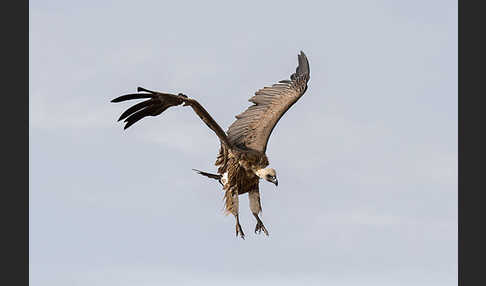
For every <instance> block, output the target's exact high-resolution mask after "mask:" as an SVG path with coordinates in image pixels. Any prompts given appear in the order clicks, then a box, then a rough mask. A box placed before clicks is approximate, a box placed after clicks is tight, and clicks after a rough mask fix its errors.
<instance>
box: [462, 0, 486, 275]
mask: <svg viewBox="0 0 486 286" xmlns="http://www.w3.org/2000/svg"><path fill="white" fill-rule="evenodd" d="M466 3H467V4H468V5H467V6H466V5H465V4H466ZM473 3H480V2H474V1H459V7H458V8H459V31H458V33H459V35H458V36H459V47H458V50H459V58H458V60H459V62H458V67H459V73H458V80H459V82H458V84H459V97H458V115H459V130H458V131H459V133H458V135H459V142H458V147H459V158H458V163H459V166H458V167H459V169H458V170H459V174H458V179H459V181H458V183H459V184H458V187H459V190H458V207H459V208H458V210H459V211H458V219H459V221H458V222H459V225H458V234H459V236H458V250H459V252H458V277H459V285H484V284H485V282H484V281H485V280H486V279H485V277H484V275H483V272H484V269H483V268H484V255H483V254H484V247H483V243H484V242H485V241H486V240H485V235H484V234H483V232H484V231H483V230H484V222H483V220H482V218H483V217H484V212H483V209H484V208H485V207H484V202H485V201H484V200H482V199H481V198H480V197H481V195H482V194H483V193H484V192H485V190H486V186H485V180H484V179H483V178H484V177H485V175H484V170H485V167H484V164H485V160H484V157H485V156H484V151H483V149H484V147H485V146H486V145H485V143H486V140H485V139H484V137H485V136H484V134H485V130H486V128H485V127H484V121H485V120H484V114H486V111H485V105H484V104H481V102H480V100H481V99H483V98H484V97H485V95H486V92H485V90H484V87H483V85H481V81H484V79H483V78H484V76H485V75H484V71H483V69H484V53H485V51H486V49H485V45H484V34H485V33H484V24H483V23H482V22H483V21H481V20H484V9H482V7H481V6H480V5H479V4H478V5H477V6H473V5H472V4H473ZM476 101H477V102H476ZM481 281H483V282H481Z"/></svg>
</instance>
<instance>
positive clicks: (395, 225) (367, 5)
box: [29, 0, 457, 286]
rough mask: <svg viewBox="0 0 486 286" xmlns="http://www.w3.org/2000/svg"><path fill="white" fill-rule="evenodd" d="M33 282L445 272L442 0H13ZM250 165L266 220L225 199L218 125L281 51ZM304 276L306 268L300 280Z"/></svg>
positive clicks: (452, 280)
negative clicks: (132, 97)
mask: <svg viewBox="0 0 486 286" xmlns="http://www.w3.org/2000/svg"><path fill="white" fill-rule="evenodd" d="M29 13H30V24H29V25H30V32H29V40H30V59H29V60H30V103H29V105H30V118H29V124H30V130H29V134H30V280H31V281H30V282H31V285H36V286H37V285H46V286H47V285H49V286H57V285H59V286H61V285H62V286H65V285H90V286H91V285H94V286H97V285H100V286H101V285H102V286H111V285H113V286H115V285H116V286H124V285H137V286H139V285H147V286H149V285H150V286H151V285H229V284H231V285H247V284H248V283H253V285H266V286H271V285H279V286H283V285H333V286H334V285H336V286H339V285H373V286H379V285H386V286H393V285H414V286H417V285H424V286H425V285H427V286H429V285H441V286H443V285H457V3H456V1H415V0H413V1H357V0H356V1H350V0H349V1H298V2H297V1H286V2H285V1H265V2H260V1H244V2H243V1H239V2H234V3H231V4H230V3H229V1H228V2H223V1H220V2H216V1H204V2H203V1H200V2H196V1H32V0H31V1H30V12H29ZM300 50H303V51H304V52H305V53H306V54H307V56H308V58H309V62H310V68H311V79H310V82H309V89H308V91H307V93H306V94H305V96H304V97H303V98H301V100H300V101H299V102H298V103H297V104H296V105H294V106H293V107H292V109H291V110H290V111H289V112H288V113H287V114H286V115H285V116H284V117H283V118H282V120H281V121H280V122H279V123H278V125H277V127H276V128H275V130H274V132H273V134H272V137H271V139H270V142H269V146H268V150H267V155H268V156H269V159H270V163H271V166H272V167H274V168H276V169H277V171H278V175H279V187H278V188H277V189H275V187H274V186H273V185H271V184H266V183H261V192H262V206H263V216H262V219H263V221H264V223H265V225H266V226H267V228H268V230H269V231H270V237H268V238H267V237H264V236H263V235H256V234H253V231H252V230H253V229H254V227H255V221H254V218H253V216H252V215H251V213H250V211H249V209H248V207H247V206H248V199H247V197H246V196H244V197H243V198H242V199H241V201H240V203H241V217H242V218H241V221H242V226H243V229H244V230H245V231H246V234H247V239H246V240H244V241H243V240H241V239H238V238H236V237H235V235H234V219H233V218H232V217H230V216H224V215H223V211H222V210H223V201H222V198H223V193H222V191H221V188H220V186H219V184H218V183H217V182H215V181H210V180H208V179H206V178H204V177H201V176H199V175H197V174H195V173H194V172H193V171H191V168H197V169H203V170H208V171H214V170H215V169H214V166H213V163H214V160H215V158H216V155H217V151H218V148H219V146H218V139H217V137H215V136H214V134H213V133H212V132H211V131H210V130H209V129H207V127H206V126H205V125H204V124H203V123H202V122H201V121H200V120H199V118H197V117H196V116H195V115H194V114H193V113H192V111H191V110H190V109H187V108H175V109H171V110H169V111H168V112H166V113H164V114H163V115H162V116H160V117H158V118H147V119H143V120H142V121H140V122H139V123H137V124H135V125H134V126H133V127H131V128H130V129H129V130H127V131H123V127H122V124H120V123H117V122H116V119H117V118H118V117H119V115H120V114H121V112H122V111H123V110H124V109H126V108H127V107H128V106H130V104H129V103H127V104H111V103H109V101H110V100H111V99H112V98H114V97H117V96H119V95H121V94H124V93H131V92H134V91H135V90H136V87H137V86H143V87H146V88H149V89H154V90H160V91H168V92H184V93H186V94H188V95H190V96H192V97H195V98H197V99H198V100H199V101H200V102H201V103H202V104H203V105H204V106H205V107H206V108H207V109H208V111H209V112H210V113H211V114H212V115H213V117H214V118H215V119H216V120H217V121H218V122H219V124H220V125H221V126H222V127H223V128H224V129H225V130H226V128H227V127H228V126H229V125H230V124H231V123H232V121H233V120H234V115H236V114H238V113H240V112H241V111H243V110H244V109H245V108H246V107H247V106H249V104H250V103H249V102H248V101H247V100H248V98H249V97H251V96H252V95H253V93H254V92H255V91H256V90H258V89H260V88H262V87H264V86H268V85H270V84H272V83H274V82H276V81H278V80H281V79H286V78H288V76H289V75H290V74H291V73H292V72H293V71H294V70H295V67H296V64H297V54H298V52H299V51H300ZM303 283H305V284H303Z"/></svg>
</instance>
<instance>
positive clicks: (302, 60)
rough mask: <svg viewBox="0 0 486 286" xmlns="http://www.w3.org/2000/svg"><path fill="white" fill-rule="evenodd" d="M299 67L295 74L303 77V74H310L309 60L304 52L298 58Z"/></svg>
mask: <svg viewBox="0 0 486 286" xmlns="http://www.w3.org/2000/svg"><path fill="white" fill-rule="evenodd" d="M297 59H298V62H299V66H298V67H297V69H296V71H295V73H296V74H297V75H303V74H307V75H309V74H310V69H309V60H308V59H307V56H306V55H305V53H304V51H302V50H301V51H300V54H299V55H298V56H297Z"/></svg>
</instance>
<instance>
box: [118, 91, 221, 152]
mask: <svg viewBox="0 0 486 286" xmlns="http://www.w3.org/2000/svg"><path fill="white" fill-rule="evenodd" d="M137 91H138V92H139V93H134V94H126V95H122V96H120V97H117V98H115V99H113V100H112V101H111V102H122V101H125V100H131V99H143V98H148V100H146V101H142V102H140V103H137V104H135V105H133V106H132V107H130V108H128V109H127V110H125V112H123V113H122V115H121V116H120V118H119V119H118V121H120V120H123V119H125V121H124V122H125V123H126V124H125V127H124V129H127V128H128V127H130V126H132V125H133V124H134V123H135V122H137V121H139V120H140V119H142V118H144V117H146V116H157V115H159V114H161V113H162V112H164V111H165V110H166V109H167V108H169V107H172V106H177V105H181V104H184V106H187V105H188V106H190V107H191V108H192V109H193V110H194V112H196V114H197V115H198V116H199V117H200V118H201V119H202V121H204V123H206V125H207V126H208V127H209V128H210V129H211V130H213V131H214V133H216V135H217V136H218V138H219V140H220V141H221V143H222V144H225V145H226V146H229V145H228V144H229V142H228V137H227V136H226V133H225V132H224V131H223V129H222V128H221V127H220V126H219V125H218V123H216V121H215V120H214V119H213V118H212V117H211V115H209V113H208V112H207V111H206V109H204V107H202V105H201V104H199V102H197V101H196V100H195V99H193V98H190V97H187V96H186V95H184V94H182V93H179V94H178V95H176V94H170V93H161V92H157V91H151V90H148V89H145V88H142V87H138V88H137ZM140 92H143V93H140Z"/></svg>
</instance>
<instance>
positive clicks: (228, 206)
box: [112, 52, 310, 238]
mask: <svg viewBox="0 0 486 286" xmlns="http://www.w3.org/2000/svg"><path fill="white" fill-rule="evenodd" d="M309 76H310V70H309V62H308V60H307V57H306V56H305V54H304V53H303V52H300V54H299V55H298V66H297V68H296V71H295V73H293V74H292V75H291V76H290V80H281V81H279V82H278V83H276V84H274V85H272V86H271V87H265V88H262V89H260V90H258V91H257V92H256V93H255V96H253V97H251V98H250V99H249V101H250V102H252V103H253V105H252V106H250V107H248V109H246V110H245V111H244V112H243V113H241V114H239V115H237V116H236V120H235V121H234V122H233V124H231V126H230V127H229V128H228V131H227V132H226V133H225V132H224V131H223V129H222V128H221V127H220V126H219V125H218V123H216V121H215V120H214V119H213V118H212V117H211V115H209V113H208V112H207V111H206V110H205V109H204V107H202V106H201V104H199V102H197V101H196V100H195V99H192V98H190V97H187V96H186V95H184V94H182V93H179V94H177V95H175V94H169V93H161V92H156V91H151V90H148V89H145V88H141V87H139V88H138V89H137V91H138V92H139V93H136V94H127V95H123V96H120V97H118V98H115V99H113V100H112V102H122V101H125V100H131V99H143V98H145V99H147V100H145V101H143V102H141V103H138V104H135V105H133V106H132V107H130V108H128V109H127V110H126V111H125V112H123V113H122V115H121V116H120V118H119V119H118V120H119V121H120V120H123V119H124V122H125V123H126V124H125V129H127V128H128V127H130V126H131V125H133V124H134V123H136V122H137V121H139V120H141V119H142V118H144V117H146V116H157V115H159V114H161V113H162V112H164V111H165V110H166V109H167V108H169V107H172V106H177V105H181V104H183V106H190V107H191V108H192V109H193V110H194V112H195V113H196V114H197V115H198V116H199V117H200V118H201V119H202V121H203V122H204V123H206V125H207V126H208V127H209V128H210V129H211V130H213V131H214V133H215V134H216V136H218V138H219V140H220V142H221V146H220V150H219V154H218V156H217V159H216V163H215V165H216V166H217V167H218V174H212V173H207V172H203V171H199V170H195V171H196V172H198V173H199V174H201V175H204V176H206V177H209V178H212V179H215V180H218V181H219V182H220V183H221V184H222V185H223V190H224V192H225V194H224V198H225V210H226V213H227V214H229V213H231V214H233V215H234V216H235V218H236V235H240V236H241V237H242V238H244V233H243V230H242V228H241V225H240V222H239V215H238V213H239V195H241V194H245V193H248V196H249V200H250V210H251V212H252V213H253V215H254V216H255V218H256V220H257V225H256V227H255V232H258V233H260V232H261V231H263V232H264V233H265V234H266V235H268V231H267V229H266V228H265V226H264V225H263V222H262V221H261V220H260V218H259V216H258V214H259V213H260V212H261V202H260V192H259V187H258V184H259V180H260V179H264V180H267V181H269V182H272V183H274V184H275V185H276V186H277V185H278V180H277V177H276V173H275V170H274V169H272V168H267V166H268V165H269V162H268V158H267V156H266V155H265V151H266V149H267V143H268V139H269V137H270V135H271V133H272V130H273V128H274V127H275V125H276V124H277V122H278V121H279V120H280V118H281V117H282V116H283V115H284V114H285V112H286V111H287V110H288V109H289V108H290V107H291V106H292V105H293V104H294V103H295V102H297V100H298V99H299V98H300V97H301V96H302V95H303V94H304V93H305V91H306V90H307V82H308V81H309Z"/></svg>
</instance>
